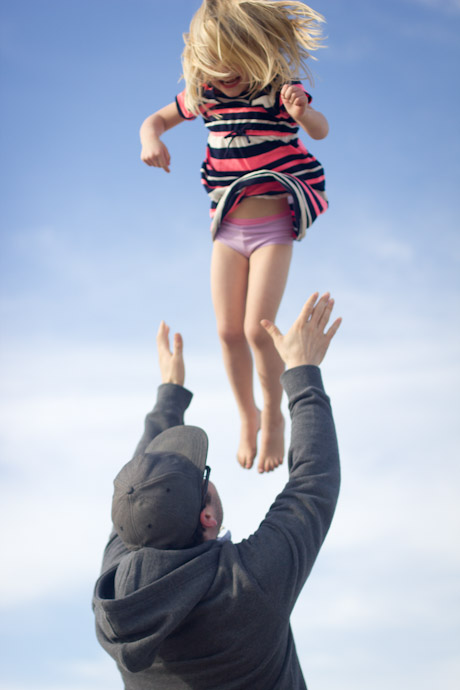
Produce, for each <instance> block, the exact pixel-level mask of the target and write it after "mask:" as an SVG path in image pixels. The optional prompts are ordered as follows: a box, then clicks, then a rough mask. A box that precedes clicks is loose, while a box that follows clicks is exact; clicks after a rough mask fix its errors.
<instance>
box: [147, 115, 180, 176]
mask: <svg viewBox="0 0 460 690" xmlns="http://www.w3.org/2000/svg"><path fill="white" fill-rule="evenodd" d="M181 122H184V118H183V117H181V115H180V114H179V111H178V110H177V105H176V103H169V105H165V107H164V108H161V109H160V110H157V111H156V113H153V115H149V117H148V118H146V119H145V120H144V122H143V123H142V126H141V129H140V137H141V144H142V151H141V160H142V161H144V163H146V164H147V165H151V166H153V167H154V168H163V170H165V171H166V172H168V173H169V164H170V162H171V156H170V155H169V151H168V149H167V148H166V146H165V145H164V144H163V142H162V141H161V139H160V137H161V135H162V134H164V132H166V131H167V130H168V129H171V127H175V126H176V125H178V124H180V123H181Z"/></svg>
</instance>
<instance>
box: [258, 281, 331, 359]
mask: <svg viewBox="0 0 460 690" xmlns="http://www.w3.org/2000/svg"><path fill="white" fill-rule="evenodd" d="M317 300H318V293H317V292H315V293H314V294H313V295H312V296H311V297H310V298H309V299H308V300H307V301H306V302H305V304H304V306H303V308H302V311H301V312H300V314H299V316H298V318H297V319H296V321H295V322H294V323H293V325H292V326H291V328H290V330H289V331H288V333H286V335H282V334H281V333H280V331H279V329H278V328H277V327H276V326H275V324H274V323H272V322H271V321H268V320H267V319H262V321H261V322H260V323H261V325H262V326H263V327H264V328H265V330H266V331H267V333H269V335H271V337H272V340H273V343H274V345H275V347H276V349H277V350H278V352H279V355H280V357H281V359H282V360H283V362H284V363H285V364H286V367H287V368H288V369H292V368H293V367H298V366H301V365H303V364H314V365H316V366H319V365H320V364H321V362H322V361H323V358H324V355H325V354H326V352H327V348H328V347H329V343H330V342H331V340H332V338H333V337H334V335H335V334H336V333H337V330H338V328H339V326H340V324H341V322H342V319H336V320H335V321H334V323H333V324H332V326H331V327H330V328H329V330H328V331H327V332H326V333H325V332H324V329H325V328H326V326H327V324H328V321H329V318H330V316H331V311H332V308H333V306H334V300H333V299H330V295H329V293H328V292H326V294H324V295H323V296H322V297H321V299H320V300H319V301H318V302H317Z"/></svg>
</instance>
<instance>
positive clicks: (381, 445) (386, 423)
mask: <svg viewBox="0 0 460 690" xmlns="http://www.w3.org/2000/svg"><path fill="white" fill-rule="evenodd" d="M198 5H199V2H198V1H197V0H193V1H192V0H181V1H178V0H173V1H172V2H169V3H160V2H156V1H154V0H131V2H127V1H124V2H122V1H121V0H110V1H109V0H92V1H91V2H89V0H61V1H58V0H41V1H40V2H34V1H32V0H4V2H3V3H2V9H1V15H2V17H1V18H2V39H1V52H2V75H1V90H2V108H1V160H2V164H1V165H2V167H1V176H2V180H1V192H0V193H1V196H2V205H1V278H0V280H1V295H0V309H1V324H2V341H1V377H2V394H1V401H0V402H1V415H0V444H1V445H0V448H1V465H0V479H1V484H0V505H1V510H2V512H3V515H4V516H3V525H4V529H3V539H2V543H3V548H2V551H3V559H2V561H3V567H2V569H1V573H0V574H1V587H0V606H1V628H0V630H1V633H0V634H1V638H0V639H1V648H2V657H3V658H2V662H1V665H2V673H1V680H0V690H45V689H46V690H109V689H110V690H116V689H118V688H121V681H120V680H119V678H118V675H117V672H116V669H115V668H114V667H113V665H112V662H111V660H110V659H109V658H108V657H107V658H106V656H105V654H104V652H103V651H102V650H101V649H100V648H99V647H98V645H97V643H96V640H95V636H94V633H93V622H92V615H91V610H90V599H91V591H92V586H93V582H94V579H95V578H96V576H97V573H98V567H99V562H100V556H101V551H102V548H103V546H104V543H105V538H106V536H107V533H108V530H109V528H110V523H109V515H110V497H111V491H112V485H111V482H112V479H113V476H114V475H115V474H116V472H117V471H118V469H119V467H120V466H121V465H122V464H123V463H124V462H125V461H126V460H127V459H129V457H130V453H131V451H132V449H133V448H134V446H135V444H136V441H137V438H138V436H139V435H140V432H141V427H142V420H143V416H144V414H145V413H146V412H147V410H148V409H149V407H150V406H151V404H152V402H153V399H154V395H155V390H156V386H157V385H158V383H159V377H158V371H157V367H156V354H155V348H154V337H155V333H156V329H157V326H158V323H159V321H160V319H162V318H165V319H166V320H167V321H168V322H169V323H170V324H171V327H172V328H173V329H174V330H181V332H182V333H183V335H184V339H185V353H186V363H187V385H188V387H189V388H190V389H191V390H193V391H194V393H195V398H194V401H193V403H192V406H191V408H190V411H189V415H188V417H187V421H188V422H189V423H192V424H193V423H195V424H199V425H201V426H203V427H205V428H206V429H207V431H208V433H209V436H210V444H211V445H210V460H211V464H212V465H213V473H214V479H215V482H216V484H217V485H218V486H219V487H220V490H221V494H222V497H223V502H224V507H225V509H226V516H225V521H226V523H227V526H228V527H230V528H231V529H232V531H233V535H234V538H235V539H240V538H242V537H244V536H247V535H248V534H249V533H250V532H251V531H253V530H254V529H255V528H256V527H257V524H258V523H259V522H260V520H261V519H262V517H263V515H264V513H265V511H266V510H267V509H268V507H269V506H270V503H271V501H272V500H273V498H274V496H275V495H276V493H277V492H278V491H279V490H280V489H281V488H282V486H283V484H284V482H285V480H286V468H285V467H283V468H282V469H280V470H279V471H277V472H276V473H273V475H271V476H266V477H260V476H258V475H257V474H256V473H255V472H249V473H244V472H243V471H242V470H240V469H239V467H238V466H237V464H236V462H235V461H234V460H233V448H234V447H235V444H236V440H237V436H238V419H237V413H236V410H235V406H234V403H233V400H232V396H231V393H230V389H229V386H228V384H227V381H226V377H225V374H224V371H223V366H222V363H221V359H220V350H219V343H218V339H217V336H216V333H215V324H214V316H213V312H212V305H211V300H210V293H209V278H208V272H209V259H210V253H211V241H210V237H209V232H208V227H209V222H208V202H207V198H206V195H205V194H204V192H203V191H202V189H201V186H200V183H199V167H200V163H201V160H202V157H203V152H204V145H205V132H204V128H203V127H202V125H201V123H200V122H199V121H195V122H193V123H184V124H183V125H181V126H180V127H178V128H176V129H175V130H173V131H171V132H169V133H168V134H167V135H166V136H165V141H166V143H167V145H168V147H169V148H170V151H171V155H172V172H171V174H170V175H166V174H164V173H163V172H162V171H159V170H152V169H149V168H147V167H146V166H144V165H143V164H142V163H141V162H140V159H139V153H140V148H139V139H138V130H139V126H140V124H141V122H142V120H143V119H144V117H146V116H147V115H148V114H150V113H151V112H152V111H153V110H155V109H156V108H158V107H161V106H162V105H165V104H166V103H168V102H170V101H171V100H173V97H174V95H175V93H176V92H177V91H178V90H179V89H180V88H182V87H181V86H180V84H179V83H178V80H179V77H180V71H181V70H180V53H181V50H182V32H183V31H186V29H187V26H188V23H189V21H190V17H191V15H192V13H193V11H194V10H195V8H196V7H198ZM314 7H315V9H317V10H319V11H320V12H322V13H323V14H324V15H325V16H326V19H327V26H326V33H327V36H328V38H327V46H328V47H327V49H325V50H321V51H319V52H318V54H317V56H318V61H317V62H316V63H314V64H313V65H312V67H313V71H314V74H315V86H314V88H312V94H313V97H314V105H315V106H316V107H317V108H318V109H319V110H321V111H322V112H324V113H325V114H326V116H327V117H328V119H329V122H330V126H331V131H330V135H329V137H328V138H327V139H326V140H324V141H321V142H309V141H308V140H307V138H306V137H305V138H304V141H305V142H306V144H307V146H308V147H309V148H311V150H312V152H313V153H314V154H315V155H316V156H317V157H318V158H319V159H320V160H321V161H322V163H323V164H324V166H325V169H326V175H327V185H328V193H329V197H330V202H331V206H330V209H329V211H328V212H327V214H326V215H325V216H324V217H322V218H320V219H319V220H318V222H317V223H316V224H315V225H314V226H313V228H312V229H311V231H310V233H309V235H308V236H307V238H306V239H305V240H304V241H302V242H301V243H299V244H298V245H297V246H296V247H295V253H294V254H295V255H294V259H293V263H292V269H291V273H290V277H289V282H288V286H287V289H286V293H285V297H284V299H283V303H282V305H281V308H280V312H279V318H278V323H279V325H280V327H281V328H282V329H285V328H286V327H287V326H289V324H290V322H291V321H292V319H293V318H294V317H295V316H296V314H297V312H298V310H299V309H300V306H301V305H302V303H303V301H304V299H305V298H306V297H307V296H308V295H309V294H310V293H311V292H313V291H314V290H316V289H318V290H326V289H329V290H331V291H332V293H333V295H334V296H335V298H336V304H337V307H336V311H337V314H338V315H341V316H343V318H344V322H343V326H342V328H341V330H340V331H339V334H338V335H337V337H336V340H335V341H334V343H333V345H332V347H331V351H330V353H329V355H328V359H327V360H326V362H325V364H324V367H323V373H324V379H325V383H326V387H327V390H328V392H329V394H330V395H331V398H332V403H333V407H334V413H335V418H336V424H337V429H338V433H339V441H340V448H341V456H342V464H343V485H342V493H341V497H340V502H339V507H338V510H337V513H336V518H335V522H334V524H333V527H332V529H331V532H330V534H329V536H328V539H327V541H326V544H325V546H324V549H323V552H322V553H321V555H320V557H319V559H318V562H317V564H316V567H315V569H314V571H313V574H312V576H311V578H310V580H309V582H308V583H307V585H306V587H305V590H304V592H303V594H302V596H301V598H300V600H299V602H298V605H297V608H296V611H295V614H294V617H293V626H294V630H295V636H296V640H297V648H298V652H299V656H300V658H301V663H302V666H303V669H304V674H305V677H306V680H307V683H308V685H309V688H311V689H312V690H334V689H335V688H337V690H338V689H339V688H340V690H369V688H370V687H372V688H373V690H383V688H385V690H386V689H387V688H389V687H391V688H392V690H408V689H412V688H414V689H415V688H417V690H432V688H433V687H442V688H443V690H454V688H457V687H458V679H459V677H460V657H459V654H458V649H459V648H460V644H459V643H460V639H459V637H460V635H459V628H460V626H459V615H458V611H459V610H460V607H459V603H460V602H459V593H460V592H459V589H460V588H459V574H460V557H459V551H458V547H457V544H458V531H459V522H460V520H459V517H460V511H459V508H458V484H459V479H460V477H459V475H460V472H459V463H458V448H459V441H460V439H459V432H458V410H459V395H458V389H459V383H460V381H459V378H460V377H459V360H458V352H459V325H458V314H459V293H460V289H459V279H458V275H459V268H460V266H459V263H460V261H459V259H460V251H459V233H458V229H459V221H458V217H459V204H458V186H459V160H460V137H459V126H458V123H459V122H460V112H459V111H460V108H459V96H458V92H459V90H458V65H459V53H460V46H459V43H458V35H459V28H460V2H458V0H389V1H387V2H385V3H371V2H366V1H365V0H349V1H348V2H346V3H344V2H343V1H341V0H329V1H328V2H326V0H321V1H318V2H317V3H315V5H314ZM259 393H260V392H259V391H258V394H259ZM243 507H244V509H243V510H242V508H243Z"/></svg>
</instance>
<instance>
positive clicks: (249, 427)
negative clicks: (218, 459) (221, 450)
mask: <svg viewBox="0 0 460 690" xmlns="http://www.w3.org/2000/svg"><path fill="white" fill-rule="evenodd" d="M259 429H260V410H258V409H257V407H256V408H254V413H253V414H252V415H251V416H250V417H244V418H242V420H241V435H240V445H239V447H238V453H237V455H236V457H237V459H238V462H239V463H240V465H241V467H243V468H244V469H246V470H250V469H251V467H252V465H253V463H254V458H255V457H256V455H257V434H258V432H259Z"/></svg>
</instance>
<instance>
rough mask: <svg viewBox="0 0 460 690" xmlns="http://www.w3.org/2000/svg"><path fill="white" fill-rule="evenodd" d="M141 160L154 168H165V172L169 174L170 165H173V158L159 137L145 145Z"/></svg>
mask: <svg viewBox="0 0 460 690" xmlns="http://www.w3.org/2000/svg"><path fill="white" fill-rule="evenodd" d="M141 160H142V161H143V162H144V163H146V165H150V166H152V167H154V168H163V170H165V172H167V173H169V172H170V170H169V165H170V163H171V156H170V155H169V151H168V149H167V148H166V146H165V145H164V144H163V142H162V141H161V139H160V138H159V137H155V138H153V139H149V141H147V142H145V143H143V145H142V151H141Z"/></svg>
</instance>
